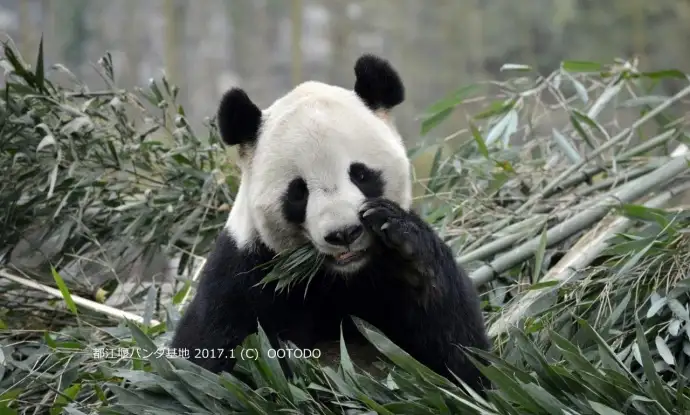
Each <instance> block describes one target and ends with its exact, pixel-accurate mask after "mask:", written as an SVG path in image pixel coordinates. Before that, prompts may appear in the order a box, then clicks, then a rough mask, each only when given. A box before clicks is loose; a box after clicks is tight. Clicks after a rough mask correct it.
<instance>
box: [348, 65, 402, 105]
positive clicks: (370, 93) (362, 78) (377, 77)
mask: <svg viewBox="0 0 690 415" xmlns="http://www.w3.org/2000/svg"><path fill="white" fill-rule="evenodd" d="M355 78H356V81H355V93H356V94H357V95H359V97H360V98H361V99H362V101H364V103H365V104H366V105H367V107H369V108H370V109H371V110H372V111H376V110H381V109H382V110H386V111H387V110H389V109H391V108H393V107H395V106H396V105H399V104H400V103H402V102H403V101H404V100H405V87H404V86H403V83H402V80H401V79H400V76H399V75H398V73H397V71H396V70H395V69H393V67H392V66H391V64H390V63H389V62H388V61H386V60H385V59H381V58H379V57H378V56H374V55H369V54H367V55H362V56H361V57H360V58H359V59H357V62H356V63H355Z"/></svg>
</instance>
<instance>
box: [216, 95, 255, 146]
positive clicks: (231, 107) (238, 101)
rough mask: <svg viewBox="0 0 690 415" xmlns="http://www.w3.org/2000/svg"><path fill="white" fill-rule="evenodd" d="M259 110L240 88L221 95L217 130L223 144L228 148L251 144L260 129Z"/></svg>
mask: <svg viewBox="0 0 690 415" xmlns="http://www.w3.org/2000/svg"><path fill="white" fill-rule="evenodd" d="M261 115H262V114H261V109H259V107H257V106H256V104H254V102H252V100H251V99H250V98H249V96H247V93H246V92H244V90H242V89H240V88H232V89H231V90H229V91H227V92H226V93H225V94H223V97H222V98H221V100H220V104H219V105H218V113H217V116H216V118H217V122H218V130H219V132H220V136H221V138H222V139H223V142H225V144H227V145H229V146H234V145H236V144H240V145H241V144H252V143H254V142H255V141H256V139H257V137H258V134H259V128H260V127H261Z"/></svg>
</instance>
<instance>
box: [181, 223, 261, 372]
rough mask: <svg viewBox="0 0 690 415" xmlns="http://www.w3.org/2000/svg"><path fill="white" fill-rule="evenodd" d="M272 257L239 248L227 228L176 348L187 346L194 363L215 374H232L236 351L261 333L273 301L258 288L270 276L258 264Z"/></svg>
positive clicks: (184, 320)
mask: <svg viewBox="0 0 690 415" xmlns="http://www.w3.org/2000/svg"><path fill="white" fill-rule="evenodd" d="M268 259H270V255H263V254H262V253H256V252H243V251H242V250H238V249H237V247H236V244H235V242H234V241H233V239H232V237H231V236H229V235H228V234H227V233H226V232H225V231H223V232H222V233H221V234H220V235H219V237H218V240H217V242H216V246H215V248H214V249H213V251H212V252H211V254H210V255H209V257H208V259H207V262H206V265H205V266H204V270H203V273H202V276H201V279H200V282H199V287H198V290H197V293H196V295H195V297H194V299H193V300H192V302H191V303H190V304H189V306H188V307H187V310H186V311H185V312H184V314H183V316H182V318H181V320H180V322H179V323H178V326H177V328H176V330H175V335H174V338H173V340H172V344H171V347H173V348H175V349H183V350H185V351H186V352H188V359H189V360H190V361H192V362H194V363H196V364H198V365H200V366H202V367H204V368H206V369H208V370H210V371H212V372H215V373H218V372H221V371H227V372H229V371H230V370H231V369H232V368H233V366H234V363H235V361H234V359H232V358H231V356H232V350H233V349H234V348H236V347H237V346H239V345H240V344H242V342H243V341H244V339H245V338H246V337H247V336H248V335H250V334H252V333H255V332H256V331H257V316H258V314H259V312H260V310H261V309H262V308H263V303H267V300H266V299H265V297H266V295H265V294H263V293H262V292H261V291H260V287H253V286H254V285H255V284H256V283H257V282H259V281H260V280H261V278H262V277H263V276H264V275H265V271H263V270H262V269H260V268H257V266H258V265H260V264H261V263H263V262H266V260H268ZM269 290H270V288H269ZM266 305H267V304H266Z"/></svg>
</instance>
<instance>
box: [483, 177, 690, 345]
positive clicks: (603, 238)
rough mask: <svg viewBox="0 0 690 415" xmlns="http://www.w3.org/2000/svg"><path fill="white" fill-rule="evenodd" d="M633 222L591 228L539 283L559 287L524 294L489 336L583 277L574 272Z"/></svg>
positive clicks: (663, 199)
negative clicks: (553, 282)
mask: <svg viewBox="0 0 690 415" xmlns="http://www.w3.org/2000/svg"><path fill="white" fill-rule="evenodd" d="M688 189H690V183H683V184H681V185H679V186H677V187H675V188H673V189H670V190H668V191H666V192H663V193H661V194H660V195H658V196H656V197H655V198H653V199H651V200H649V201H648V202H647V203H645V204H644V206H645V207H647V208H659V207H662V206H663V205H665V204H666V203H667V202H668V201H669V200H670V199H671V198H673V197H674V196H676V195H677V194H679V193H681V192H684V191H686V190H688ZM633 223H634V222H633V221H632V220H630V219H628V218H626V217H618V218H616V219H615V220H613V221H610V222H609V223H608V224H606V225H603V226H599V227H597V228H595V229H592V230H591V231H590V232H588V233H587V234H586V235H584V236H583V237H582V238H580V240H579V241H578V242H577V243H576V244H575V245H574V246H573V247H572V248H571V249H570V251H569V252H568V253H567V254H566V255H565V256H564V257H563V258H562V259H561V260H560V261H559V262H558V263H557V264H556V265H555V266H554V267H553V268H551V270H549V272H548V273H547V274H546V275H545V276H544V278H542V279H541V280H540V282H546V281H558V284H557V285H555V286H551V287H546V288H543V289H541V290H534V291H527V292H525V294H524V295H523V296H522V297H520V298H519V299H517V300H516V301H515V302H513V303H511V304H510V305H509V306H508V307H507V309H506V310H505V311H504V313H503V315H502V316H501V318H500V319H498V320H496V321H495V322H494V324H492V325H491V327H490V328H489V335H490V336H492V337H493V336H497V335H500V334H502V333H504V332H505V331H506V330H508V328H509V327H510V326H512V325H514V324H515V323H516V322H517V321H518V320H520V319H522V318H523V317H525V316H526V315H527V313H528V312H529V309H530V307H532V306H533V305H534V304H536V303H537V302H538V301H539V300H541V299H542V298H544V297H545V296H546V295H548V294H551V293H553V292H555V291H556V290H558V289H559V288H560V287H562V286H563V285H565V284H568V283H572V282H575V281H577V280H578V279H579V277H580V275H582V274H581V273H579V272H577V270H578V269H582V268H585V267H587V266H588V265H590V264H591V263H592V261H594V260H595V259H596V258H597V257H598V256H599V255H600V254H601V252H603V251H604V249H606V248H607V247H608V246H609V242H608V241H609V240H610V238H611V237H612V236H613V235H615V234H617V233H621V232H624V231H625V230H626V229H628V228H629V227H630V226H632V225H633Z"/></svg>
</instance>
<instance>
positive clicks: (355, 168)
mask: <svg viewBox="0 0 690 415" xmlns="http://www.w3.org/2000/svg"><path fill="white" fill-rule="evenodd" d="M348 173H349V175H350V180H351V181H352V183H354V184H355V186H357V187H358V188H359V190H360V191H361V192H362V194H364V196H366V197H368V198H374V197H381V196H382V195H383V186H384V182H383V179H382V178H381V172H379V171H377V170H374V169H371V168H369V167H367V166H366V165H365V164H363V163H359V162H356V163H352V164H351V165H350V169H349V172H348Z"/></svg>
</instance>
